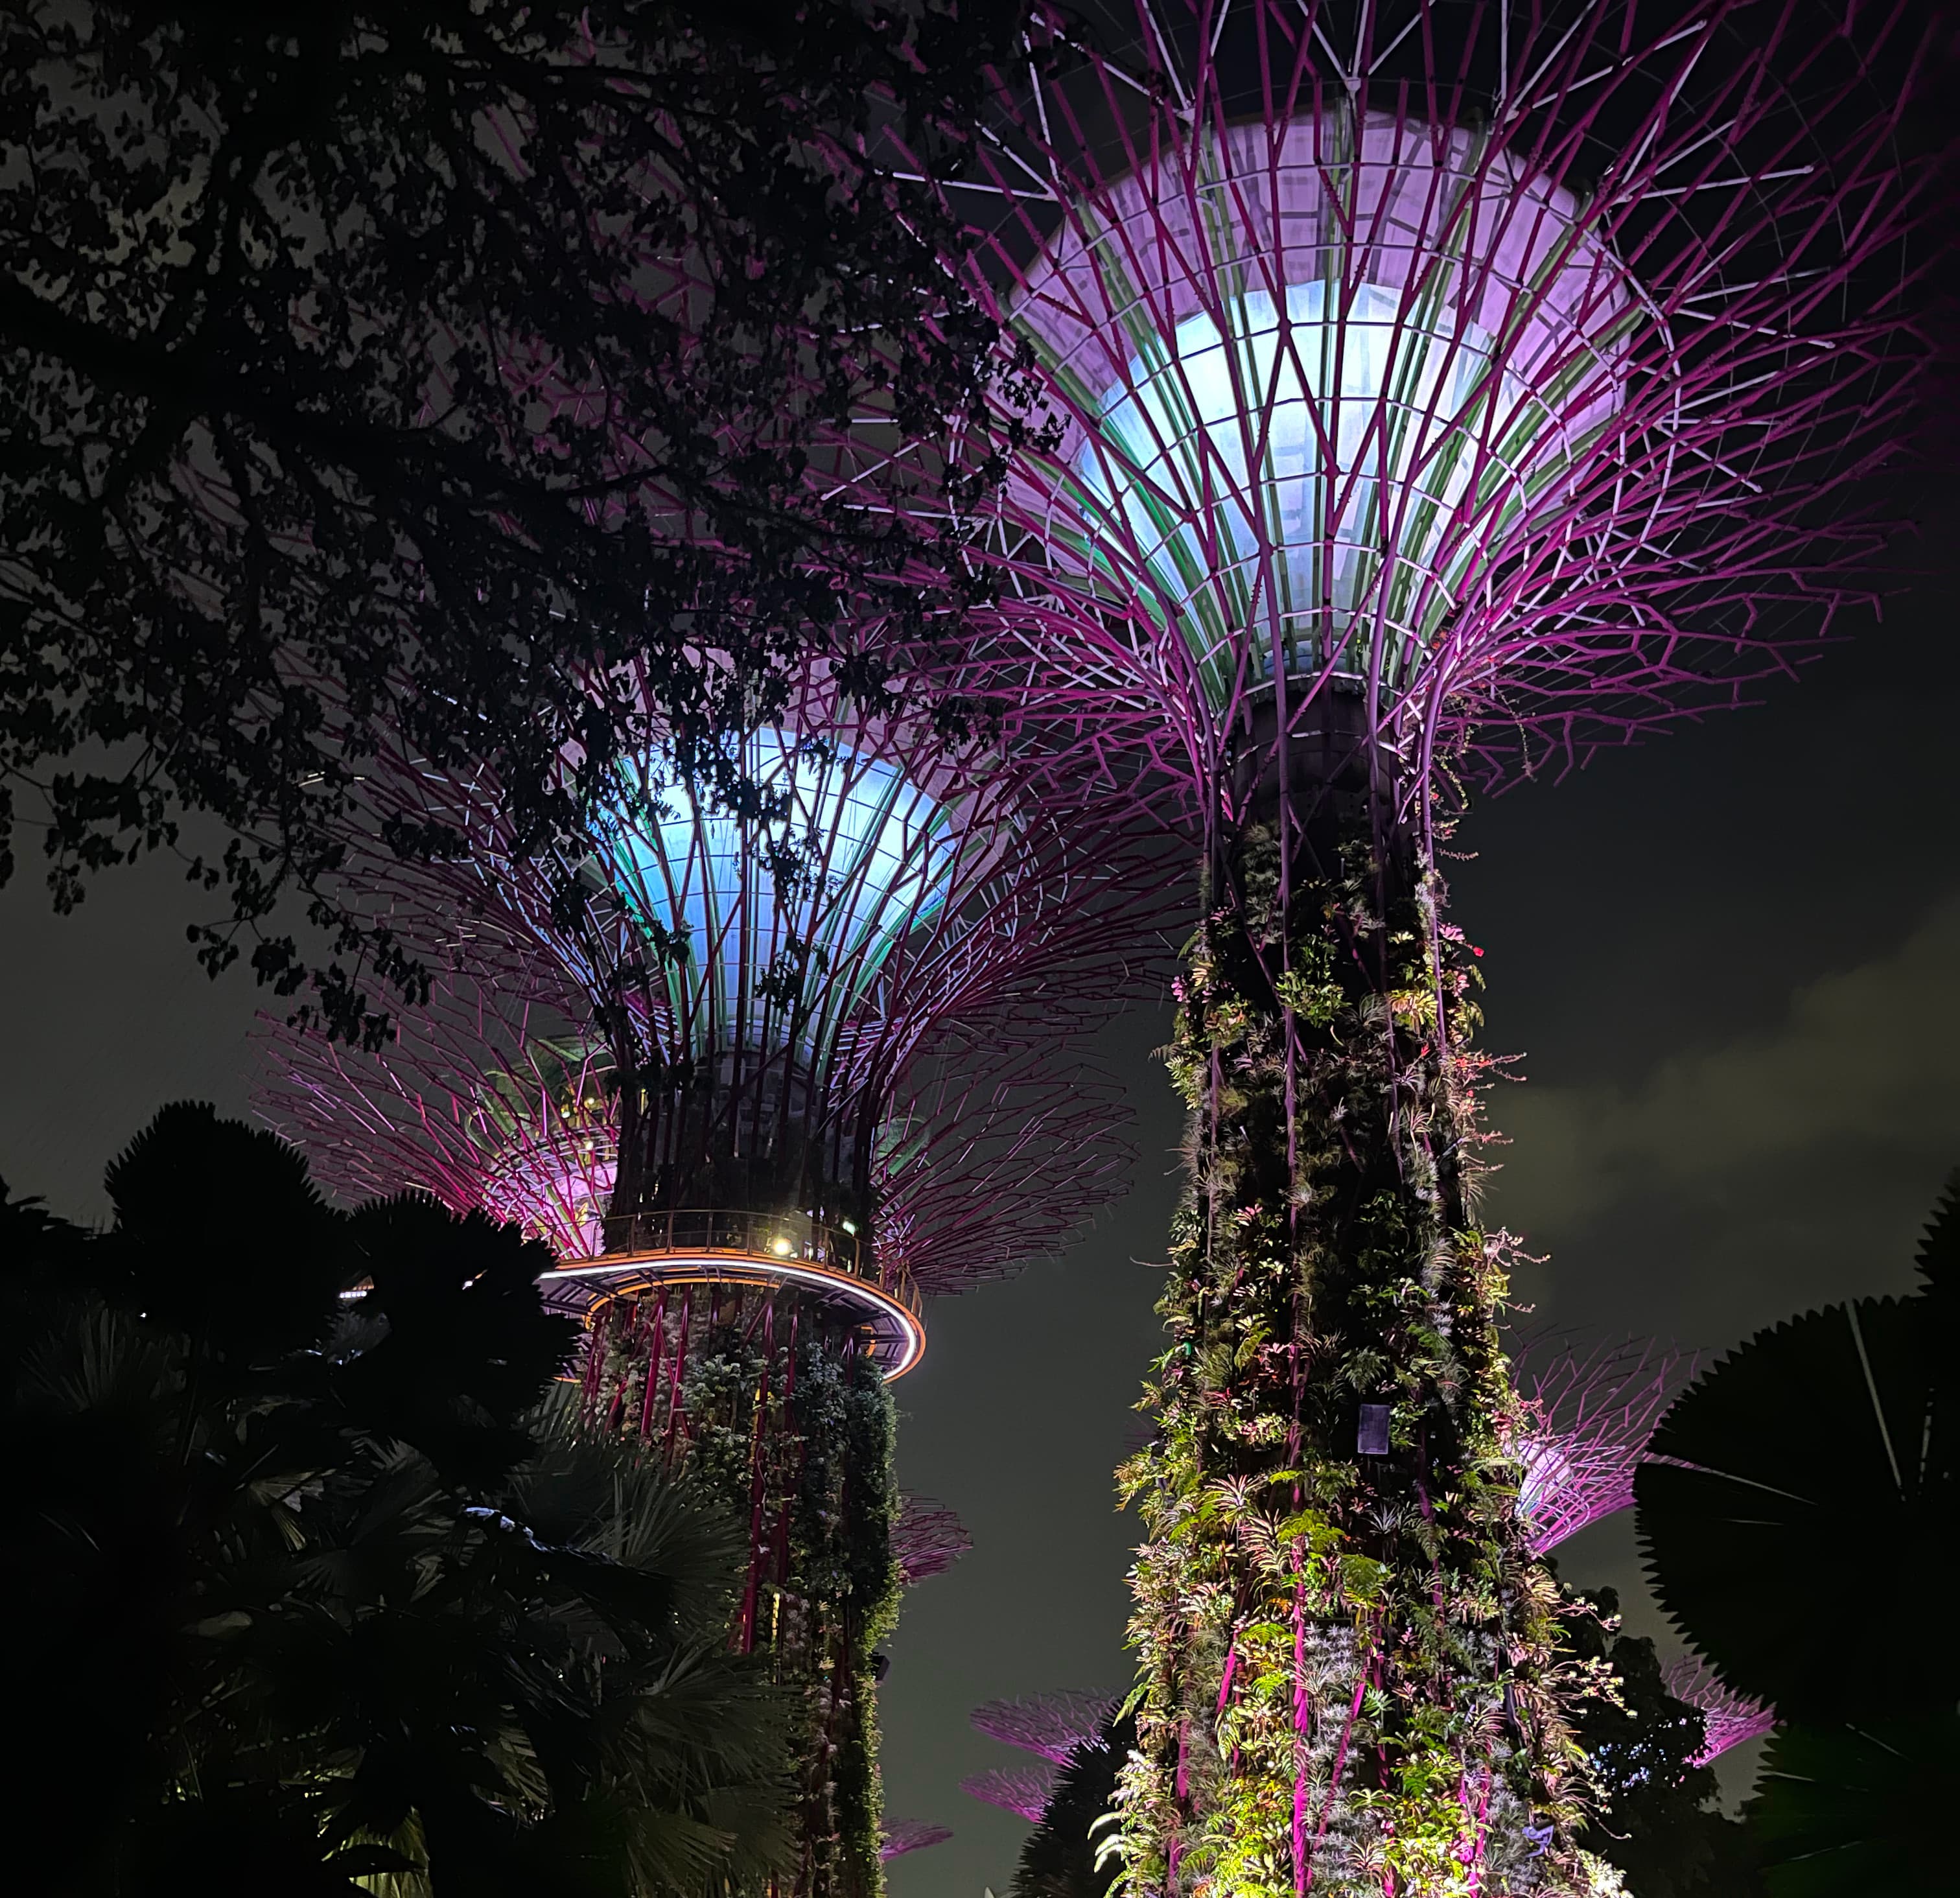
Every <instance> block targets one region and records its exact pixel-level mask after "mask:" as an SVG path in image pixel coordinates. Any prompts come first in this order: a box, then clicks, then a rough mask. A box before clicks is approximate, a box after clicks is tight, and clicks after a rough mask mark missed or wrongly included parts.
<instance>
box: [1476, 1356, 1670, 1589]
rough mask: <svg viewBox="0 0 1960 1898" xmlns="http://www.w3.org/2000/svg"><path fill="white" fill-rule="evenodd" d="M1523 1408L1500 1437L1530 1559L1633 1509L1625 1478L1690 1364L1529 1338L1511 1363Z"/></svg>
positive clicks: (1629, 1485)
mask: <svg viewBox="0 0 1960 1898" xmlns="http://www.w3.org/2000/svg"><path fill="white" fill-rule="evenodd" d="M1514 1368H1515V1371H1516V1381H1517V1385H1518V1390H1519V1396H1520V1398H1521V1400H1522V1403H1521V1404H1520V1406H1519V1414H1518V1416H1517V1417H1516V1420H1515V1421H1514V1422H1513V1424H1512V1425H1511V1426H1510V1431H1509V1432H1508V1436H1509V1441H1510V1450H1511V1454H1512V1455H1513V1457H1515V1458H1516V1460H1517V1463H1518V1465H1519V1469H1520V1470H1521V1472H1522V1477H1521V1480H1520V1483H1519V1505H1520V1507H1521V1508H1523V1511H1524V1514H1525V1517H1526V1521H1527V1522H1528V1523H1529V1525H1530V1535H1531V1546H1532V1553H1533V1554H1534V1555H1541V1556H1542V1555H1544V1554H1545V1553H1546V1552H1548V1550H1551V1549H1555V1548H1557V1547H1558V1545H1559V1544H1560V1543H1562V1542H1564V1541H1565V1540H1567V1538H1568V1537H1572V1536H1576V1535H1577V1534H1578V1533H1579V1532H1580V1530H1582V1529H1583V1528H1584V1527H1586V1525H1587V1524H1589V1523H1594V1522H1597V1521H1599V1520H1600V1519H1601V1518H1602V1517H1605V1516H1611V1515H1614V1514H1618V1511H1621V1510H1622V1509H1631V1508H1632V1507H1633V1502H1634V1471H1635V1470H1637V1469H1638V1468H1639V1467H1640V1463H1641V1462H1642V1461H1643V1459H1644V1458H1645V1457H1646V1456H1647V1440H1648V1438H1650V1437H1651V1436H1652V1435H1653V1428H1654V1425H1656V1423H1658V1422H1659V1421H1660V1417H1661V1413H1662V1412H1663V1411H1665V1410H1666V1409H1667V1407H1668V1405H1669V1403H1671V1402H1672V1400H1673V1399H1674V1397H1675V1396H1676V1395H1677V1394H1678V1392H1679V1390H1680V1388H1681V1387H1682V1385H1683V1384H1685V1383H1686V1382H1687V1381H1688V1379H1690V1378H1691V1377H1693V1376H1694V1358H1692V1356H1691V1355H1684V1354H1683V1353H1682V1352H1675V1351H1664V1350H1662V1349H1659V1348H1658V1347H1657V1346H1656V1345H1652V1344H1643V1343H1640V1342H1637V1341H1634V1340H1631V1339H1629V1340H1628V1341H1626V1342H1623V1343H1620V1344H1614V1345H1599V1346H1597V1347H1596V1348H1595V1349H1593V1350H1591V1351H1589V1352H1584V1353H1580V1352H1574V1351H1569V1350H1559V1349H1555V1348H1554V1345H1553V1344H1552V1342H1551V1340H1549V1339H1545V1340H1538V1341H1535V1342H1533V1344H1532V1345H1529V1346H1528V1347H1527V1348H1526V1350H1525V1351H1524V1352H1523V1353H1522V1354H1521V1355H1519V1357H1518V1358H1516V1360H1514Z"/></svg>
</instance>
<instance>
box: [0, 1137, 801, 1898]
mask: <svg viewBox="0 0 1960 1898" xmlns="http://www.w3.org/2000/svg"><path fill="white" fill-rule="evenodd" d="M107 1183H108V1187H109V1191H110V1199H111V1201H112V1202H113V1206H114V1209H115V1219H114V1223H113V1224H112V1225H111V1226H110V1228H109V1229H108V1230H107V1231H106V1232H103V1233H101V1234H84V1233H81V1232H79V1231H76V1230H75V1229H74V1228H71V1227H68V1226H65V1225H64V1224H62V1223H61V1222H59V1221H56V1220H52V1219H51V1218H49V1217H48V1215H46V1214H45V1213H44V1212H43V1211H42V1210H41V1209H40V1208H39V1207H37V1206H35V1205H24V1204H22V1203H21V1202H5V1203H0V1432H4V1435H0V1442H4V1445H5V1466H6V1468H7V1469H8V1472H9V1476H10V1482H11V1488H12V1491H13V1494H12V1496H11V1499H10V1501H11V1508H10V1511H9V1515H10V1525H9V1530H8V1534H7V1536H6V1537H5V1538H0V1588H4V1607H5V1615H6V1625H7V1626H8V1629H9V1630H10V1635H11V1638H10V1639H9V1642H8V1649H7V1661H6V1667H5V1675H6V1680H7V1688H8V1695H9V1699H10V1702H11V1704H12V1705H14V1706H15V1707H17V1708H18V1709H22V1710H26V1709H33V1710H34V1712H33V1718H32V1722H31V1724H32V1728H33V1731H32V1736H31V1738H32V1744H31V1745H30V1746H29V1747H26V1748H24V1749H21V1750H17V1753H16V1758H15V1764H14V1767H13V1768H12V1769H10V1772H9V1787H8V1790H9V1794H10V1798H11V1807H12V1810H13V1812H14V1814H15V1815H16V1817H15V1819H14V1823H13V1824H12V1826H11V1827H10V1832H11V1841H10V1846H9V1861H10V1863H9V1871H10V1876H11V1877H14V1879H15V1880H18V1883H19V1887H20V1889H21V1890H33V1891H35V1892H37V1893H49V1894H61V1893H75V1894H90V1895H91V1898H93V1895H94V1894H97V1893H100V1894H104V1895H105V1898H107V1895H109V1894H114V1898H150V1895H151V1894H155V1898H163V1895H164V1894H166V1893H177V1892H180V1891H183V1890H193V1889H195V1890H202V1891H211V1892H215V1893H228V1892H232V1891H237V1892H239V1893H244V1892H247V1891H248V1890H249V1891H278V1892H294V1893H329V1892H331V1893H341V1894H347V1895H348V1898H352V1893H353V1892H354V1890H355V1887H353V1886H352V1884H351V1883H350V1880H352V1879H353V1878H355V1877H361V1876H368V1875H374V1874H383V1873H387V1874H393V1877H394V1878H395V1880H396V1883H395V1884H394V1886H393V1889H394V1890H396V1892H397V1893H401V1894H403V1898H412V1894H414V1893H418V1892H422V1893H431V1894H440V1893H467V1894H469V1898H495V1894H498V1893H512V1894H515V1893H520V1892H522V1893H530V1892H534V1891H536V1890H563V1891H566V1892H570V1893H609V1894H618V1895H619V1898H625V1895H626V1894H654V1893H660V1894H665V1893H683V1892H689V1893H692V1892H698V1891H703V1890H706V1889H708V1887H710V1885H711V1884H717V1883H725V1882H726V1881H728V1880H740V1879H741V1878H743V1877H747V1876H749V1875H752V1874H753V1876H755V1877H762V1876H764V1875H765V1874H766V1873H767V1871H768V1869H769V1868H770V1867H771V1865H772V1863H773V1862H775V1861H777V1860H778V1857H779V1855H780V1854H781V1852H782V1851H783V1850H784V1842H785V1839H786V1836H787V1835H786V1832H785V1829H784V1822H783V1818H782V1814H783V1811H784V1807H785V1805H786V1803H787V1799H788V1775H787V1770H786V1769H787V1763H786V1762H785V1761H784V1759H783V1758H782V1757H781V1741H780V1738H779V1734H780V1732H781V1726H782V1722H781V1712H780V1709H778V1708H777V1707H776V1705H775V1701H774V1699H773V1690H772V1689H771V1688H770V1687H769V1686H768V1684H767V1683H766V1681H765V1680H763V1679H762V1677H759V1675H758V1674H757V1673H756V1671H755V1670H754V1668H753V1665H752V1664H751V1663H750V1662H749V1661H747V1660H746V1659H745V1658H742V1657H738V1656H735V1655H733V1654H730V1653H729V1652H727V1640H726V1632H727V1625H728V1619H727V1618H728V1615H729V1613H730V1606H731V1602H732V1597H733V1589H734V1586H735V1583H736V1580H737V1576H738V1574H739V1572H740V1562H741V1557H742V1554H743V1550H744V1549H745V1547H746V1545H745V1544H744V1543H743V1541H742V1539H741V1537H740V1534H739V1533H737V1528H736V1527H735V1526H734V1525H733V1524H731V1523H730V1522H729V1521H727V1519H726V1518H725V1517H724V1514H722V1513H721V1511H718V1509H717V1508H714V1506H713V1505H711V1504H710V1503H709V1502H708V1501H707V1500H705V1498H702V1497H701V1496H699V1495H695V1494H694V1493H692V1492H689V1491H688V1490H686V1489H684V1488H683V1487H682V1486H680V1485H679V1484H678V1483H677V1482H676V1481H674V1480H673V1479H670V1478H669V1477H668V1476H667V1475H666V1474H665V1473H664V1472H663V1471H662V1470H660V1469H659V1468H658V1466H656V1465H654V1464H651V1463H648V1462H644V1461H642V1460H640V1458H639V1457H638V1456H637V1454H635V1452H634V1451H632V1450H631V1449H630V1448H629V1447H624V1446H622V1445H619V1444H609V1443H607V1444H601V1443H597V1442H593V1441H587V1440H582V1439H581V1438H578V1437H576V1436H575V1435H574V1434H573V1433H572V1432H571V1431H570V1430H569V1429H568V1428H556V1427H553V1425H552V1416H553V1408H554V1407H553V1406H552V1403H551V1402H550V1400H549V1393H551V1391H552V1387H553V1381H554V1379H555V1375H556V1373H557V1371H558V1368H559V1366H560V1364H561V1362H562V1361H563V1359H564V1358H565V1355H566V1354H567V1352H568V1349H569V1348H570V1344H571V1339H570V1336H569V1335H568V1334H569V1332H570V1327H569V1326H568V1324H567V1323H566V1321H565V1320H563V1319H561V1318H557V1317H552V1316H550V1315H549V1314H546V1312H545V1311H544V1310H543V1307H542V1306H541V1305H540V1303H539V1297H538V1293H537V1290H536V1284H535V1277H536V1271H537V1269H538V1267H539V1265H540V1264H541V1263H543V1260H542V1259H541V1258H540V1257H539V1248H538V1247H536V1246H535V1245H533V1244H528V1243H527V1242H526V1241H524V1240H523V1239H522V1237H520V1234H518V1233H517V1231H516V1229H515V1228H500V1227H498V1226H495V1225H494V1224H491V1223H490V1222H489V1221H487V1220H485V1219H484V1218H482V1217H481V1216H479V1215H472V1216H471V1217H469V1218H455V1217H453V1216H452V1215H450V1214H448V1213H447V1212H444V1211H442V1210H441V1209H439V1208H438V1207H436V1206H435V1205H433V1204H431V1203H429V1202H424V1201H419V1200H414V1199H403V1200H398V1201H391V1202H382V1203H379V1204H377V1205H371V1206H369V1207H367V1208H364V1209H361V1210H360V1211H359V1212H355V1213H354V1214H352V1215H346V1214H342V1213H339V1212H336V1211H334V1210H333V1209H330V1208H329V1207H328V1206H327V1205H325V1203H324V1202H323V1201H322V1199H320V1196H319V1194H318V1193H317V1192H316V1191H315V1190H314V1189H313V1187H312V1186H311V1185H310V1183H309V1182H308V1180H307V1177H306V1171H305V1168H304V1164H303V1163H302V1162H301V1160H300V1159H299V1158H298V1155H297V1154H294V1153H293V1152H292V1151H291V1150H290V1149H288V1148H285V1147H283V1146H282V1145H281V1144H280V1143H279V1142H277V1141H276V1140H275V1139H274V1138H272V1136H271V1135H268V1134H265V1133H262V1132H253V1130H251V1129H247V1128H246V1127H244V1126H240V1125H239V1124H237V1123H228V1122H224V1121H220V1120H218V1119H217V1118H216V1117H215V1116H214V1115H213V1114H212V1112H211V1110H209V1109H208V1108H202V1107H189V1106H179V1107H170V1108H167V1109H165V1110H164V1112H163V1113H161V1115H159V1116H158V1117H157V1120H156V1121H155V1122H154V1123H153V1125H152V1126H151V1127H150V1128H149V1129H148V1130H146V1131H145V1132H144V1133H143V1134H142V1135H139V1136H138V1138H137V1139H136V1141H135V1142H134V1143H133V1144H132V1145H131V1147H130V1148H129V1150H128V1151H127V1152H126V1153H125V1154H123V1155H122V1157H121V1158H119V1159H118V1160H117V1161H116V1163H115V1164H113V1166H112V1167H110V1170H109V1174H108V1182H107ZM541 1405H542V1406H543V1408H542V1409H541V1408H540V1406H541Z"/></svg>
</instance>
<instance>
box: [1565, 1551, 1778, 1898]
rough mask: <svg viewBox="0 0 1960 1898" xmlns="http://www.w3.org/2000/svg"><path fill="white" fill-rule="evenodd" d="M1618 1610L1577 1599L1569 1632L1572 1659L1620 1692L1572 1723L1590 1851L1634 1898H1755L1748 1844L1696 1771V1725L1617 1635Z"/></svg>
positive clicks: (1707, 1770)
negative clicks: (1603, 1671) (1581, 1761)
mask: <svg viewBox="0 0 1960 1898" xmlns="http://www.w3.org/2000/svg"><path fill="white" fill-rule="evenodd" d="M1619 1607H1620V1603H1619V1598H1618V1595H1617V1594H1615V1592H1614V1591H1613V1590H1612V1589H1611V1588H1601V1589H1598V1590H1596V1591H1592V1592H1590V1593H1589V1594H1586V1595H1583V1596H1580V1597H1573V1608H1572V1612H1571V1613H1569V1614H1568V1615H1567V1617H1566V1623H1565V1629H1566V1640H1567V1645H1568V1646H1569V1648H1570V1651H1571V1652H1572V1653H1573V1655H1574V1656H1575V1657H1576V1658H1578V1659H1580V1660H1581V1661H1595V1662H1603V1663H1604V1664H1605V1667H1606V1668H1607V1669H1608V1670H1610V1671H1611V1673H1612V1677H1613V1678H1614V1680H1615V1681H1616V1682H1617V1683H1618V1686H1617V1687H1616V1689H1615V1698H1613V1699H1608V1697H1607V1696H1605V1695H1603V1694H1601V1695H1596V1696H1592V1697H1590V1698H1588V1699H1585V1700H1583V1701H1581V1702H1580V1703H1579V1705H1578V1707H1577V1710H1576V1717H1575V1718H1574V1719H1573V1737H1574V1738H1575V1739H1577V1740H1578V1742H1579V1744H1580V1745H1581V1746H1582V1747H1584V1748H1585V1749H1586V1756H1587V1758H1588V1759H1589V1761H1590V1762H1591V1764H1592V1769H1593V1782H1594V1784H1595V1785H1596V1786H1597V1788H1598V1789H1599V1810H1598V1811H1597V1812H1596V1814H1595V1815H1594V1817H1593V1823H1591V1824H1590V1825H1589V1826H1588V1827H1587V1828H1586V1840H1585V1842H1586V1849H1588V1850H1589V1851H1590V1852H1597V1853H1598V1854H1599V1856H1600V1857H1601V1858H1604V1859H1605V1860H1607V1861H1608V1862H1609V1863H1610V1864H1612V1865H1616V1866H1618V1868H1619V1869H1620V1871H1621V1872H1622V1873H1624V1874H1625V1877H1626V1880H1627V1888H1628V1890H1629V1891H1631V1892H1634V1893H1637V1894H1638V1898H1751V1895H1752V1894H1753V1893H1759V1892H1760V1891H1761V1881H1760V1880H1759V1878H1758V1875H1757V1873H1756V1871H1755V1863H1754V1859H1753V1856H1752V1849H1751V1845H1750V1842H1749V1839H1748V1835H1747V1833H1745V1831H1744V1830H1743V1827H1742V1824H1741V1823H1740V1822H1739V1820H1733V1819H1729V1818H1726V1817H1724V1816H1723V1813H1722V1810H1721V1808H1720V1804H1719V1803H1718V1801H1719V1797H1720V1791H1721V1788H1720V1784H1719V1783H1718V1782H1717V1779H1716V1777H1715V1772H1714V1769H1713V1767H1710V1766H1698V1765H1697V1764H1696V1763H1695V1756H1696V1754H1697V1753H1699V1752H1700V1751H1701V1748H1702V1746H1703V1744H1704V1740H1705V1737H1706V1734H1707V1728H1706V1725H1705V1724H1704V1721H1703V1718H1702V1716H1701V1713H1700V1712H1699V1711H1698V1709H1695V1708H1694V1707H1691V1706H1690V1705H1688V1703H1687V1702H1685V1701H1682V1700H1678V1699H1676V1698H1675V1696H1673V1695H1672V1693H1669V1691H1668V1688H1667V1683H1666V1680H1664V1679H1663V1677H1662V1673H1661V1667H1660V1662H1659V1659H1658V1658H1656V1655H1655V1654H1654V1645H1653V1642H1651V1641H1648V1640H1646V1639H1643V1638H1641V1637H1640V1636H1638V1635H1623V1634H1621V1633H1619V1632H1618V1629H1617V1626H1616V1617H1617V1616H1618V1613H1619Z"/></svg>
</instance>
